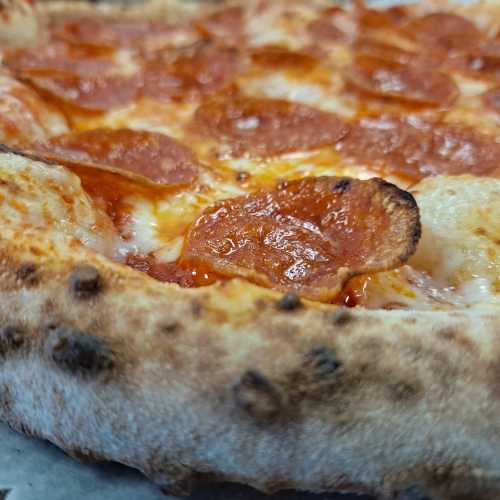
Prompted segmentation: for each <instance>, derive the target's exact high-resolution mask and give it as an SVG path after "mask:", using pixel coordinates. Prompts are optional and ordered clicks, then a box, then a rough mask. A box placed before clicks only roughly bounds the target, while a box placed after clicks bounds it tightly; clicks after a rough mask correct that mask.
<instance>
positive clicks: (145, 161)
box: [45, 129, 199, 184]
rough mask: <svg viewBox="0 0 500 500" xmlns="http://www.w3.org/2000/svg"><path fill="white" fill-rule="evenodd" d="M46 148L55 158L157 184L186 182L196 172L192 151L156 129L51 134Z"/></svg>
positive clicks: (188, 181) (191, 178) (191, 179)
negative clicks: (104, 167)
mask: <svg viewBox="0 0 500 500" xmlns="http://www.w3.org/2000/svg"><path fill="white" fill-rule="evenodd" d="M45 148H46V150H48V151H49V152H50V153H51V154H53V155H55V156H56V157H60V158H66V159H68V160H72V161H76V162H87V163H95V164H100V165H108V166H113V167H118V168H121V169H124V170H127V171H130V172H134V173H136V174H140V175H142V176H144V177H148V178H149V179H151V180H152V181H154V182H157V183H160V184H189V183H192V182H194V180H195V179H196V177H197V175H198V166H199V165H198V162H197V160H196V158H195V156H194V154H193V152H192V151H191V150H190V149H189V148H188V147H186V146H184V145H183V144H181V143H179V142H178V141H176V140H175V139H172V138H170V137H168V136H167V135H164V134H160V133H157V132H146V131H139V130H130V129H118V130H112V129H94V130H89V131H85V132H74V133H71V134H65V135H61V136H58V137H54V138H52V139H51V140H50V141H48V142H47V143H46V145H45Z"/></svg>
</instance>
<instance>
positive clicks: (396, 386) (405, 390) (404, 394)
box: [388, 381, 421, 402]
mask: <svg viewBox="0 0 500 500" xmlns="http://www.w3.org/2000/svg"><path fill="white" fill-rule="evenodd" d="M388 388H389V391H390V396H391V399H392V400H393V401H395V402H404V401H408V400H410V399H414V398H416V397H417V396H418V394H419V392H420V389H421V387H420V383H418V382H402V381H401V382H394V383H392V384H390V385H389V386H388Z"/></svg>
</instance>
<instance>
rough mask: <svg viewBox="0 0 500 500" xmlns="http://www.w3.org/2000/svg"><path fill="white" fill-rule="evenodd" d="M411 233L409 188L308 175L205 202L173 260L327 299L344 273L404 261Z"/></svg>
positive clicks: (414, 217)
mask: <svg viewBox="0 0 500 500" xmlns="http://www.w3.org/2000/svg"><path fill="white" fill-rule="evenodd" d="M419 237H420V223H419V214H418V208H417V205H416V203H415V200H414V199H413V198H412V196H411V195H410V194H409V193H407V192H404V191H401V190H400V189H398V188H397V187H396V186H394V185H392V184H389V183H387V182H385V181H383V180H381V179H371V180H369V181H360V180H355V179H350V178H340V177H314V178H305V179H300V180H297V181H291V182H287V183H282V184H281V185H279V186H278V187H277V188H276V189H275V190H273V191H269V192H259V193H255V194H251V195H247V196H243V197H239V198H233V199H229V200H225V201H221V202H218V203H216V204H215V205H213V206H212V207H210V208H208V209H206V210H205V212H204V213H203V214H202V215H201V216H200V217H199V218H198V220H197V221H196V222H195V223H194V224H193V226H192V227H191V229H190V231H189V233H188V235H187V239H186V243H185V248H184V250H183V255H182V257H181V261H188V262H191V263H194V264H196V265H201V266H204V267H205V268H208V269H209V270H210V271H213V272H216V273H218V274H221V275H223V276H229V277H235V276H238V277H243V278H247V279H249V280H250V281H253V282H255V283H257V284H259V285H263V286H266V287H270V288H276V289H278V290H282V291H293V292H297V293H298V294H300V295H302V296H303V297H307V298H310V299H314V300H322V301H330V300H332V299H333V298H335V296H336V295H337V294H338V293H339V292H340V290H341V287H342V284H343V283H344V282H345V281H346V280H347V279H348V278H349V277H351V276H354V275H357V274H360V273H363V272H368V271H380V270H384V269H390V268H393V267H397V266H399V265H401V264H402V263H404V262H405V261H406V260H407V259H408V258H409V257H410V256H411V255H412V254H413V252H414V251H415V248H416V244H417V242H418V239H419Z"/></svg>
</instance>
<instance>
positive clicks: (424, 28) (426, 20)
mask: <svg viewBox="0 0 500 500" xmlns="http://www.w3.org/2000/svg"><path fill="white" fill-rule="evenodd" d="M404 29H405V31H406V32H407V33H408V34H409V35H410V36H412V37H413V38H415V39H416V40H417V41H419V42H421V43H423V44H425V45H428V46H429V47H430V48H433V49H434V50H435V49H438V48H439V49H442V50H446V51H453V50H458V51H460V50H468V49H470V47H471V46H473V45H476V44H477V43H478V42H479V41H480V39H481V33H480V31H479V30H478V29H477V28H476V26H475V24H474V23H472V22H471V21H469V20H467V19H465V18H464V17H462V16H459V15H458V14H450V13H446V12H435V13H433V14H428V15H426V16H423V17H419V18H416V19H413V20H412V21H410V22H409V23H408V24H407V25H406V26H405V27H404Z"/></svg>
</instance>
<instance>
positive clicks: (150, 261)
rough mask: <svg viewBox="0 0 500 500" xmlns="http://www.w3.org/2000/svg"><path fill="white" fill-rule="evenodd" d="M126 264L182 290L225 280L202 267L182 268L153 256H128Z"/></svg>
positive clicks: (177, 264)
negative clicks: (173, 284) (174, 284)
mask: <svg viewBox="0 0 500 500" xmlns="http://www.w3.org/2000/svg"><path fill="white" fill-rule="evenodd" d="M126 264H127V265H128V266H130V267H132V268H133V269H136V270H137V271H141V272H143V273H146V274H148V275H149V276H151V277H152V278H154V279H156V280H158V281H163V282H168V283H177V284H178V285H180V286H182V287H184V288H193V287H198V286H206V285H211V284H212V283H216V282H217V281H223V280H224V279H225V278H224V276H220V275H217V274H214V273H212V272H209V271H207V270H204V269H203V268H202V267H189V266H182V265H180V264H179V263H178V262H158V260H157V259H156V258H155V257H154V255H145V256H143V255H138V254H128V255H127V258H126Z"/></svg>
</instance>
